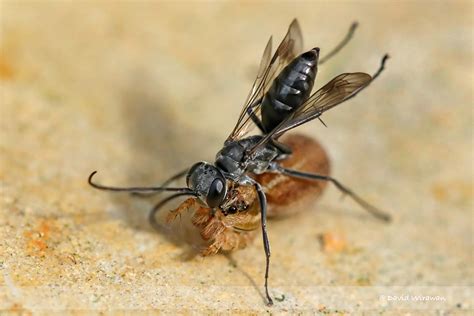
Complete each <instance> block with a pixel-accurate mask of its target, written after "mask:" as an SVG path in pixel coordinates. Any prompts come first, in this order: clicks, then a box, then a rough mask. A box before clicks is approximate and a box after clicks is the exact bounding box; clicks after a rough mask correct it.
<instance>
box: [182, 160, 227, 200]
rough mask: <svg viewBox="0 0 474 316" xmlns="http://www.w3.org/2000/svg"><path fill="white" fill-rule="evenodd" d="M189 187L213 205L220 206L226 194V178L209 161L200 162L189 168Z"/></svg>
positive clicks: (187, 178)
mask: <svg viewBox="0 0 474 316" xmlns="http://www.w3.org/2000/svg"><path fill="white" fill-rule="evenodd" d="M186 183H187V185H188V188H190V189H191V190H193V191H194V192H196V193H197V194H198V195H199V198H200V199H201V200H202V201H203V202H206V204H207V205H208V206H209V207H211V208H214V207H218V206H219V205H220V204H221V203H222V201H223V200H224V198H225V196H226V191H227V188H226V180H225V177H224V175H223V174H222V172H220V171H219V169H217V168H216V167H215V166H213V165H211V164H210V163H207V162H198V163H196V164H195V165H194V166H192V167H191V169H189V172H188V175H187V177H186Z"/></svg>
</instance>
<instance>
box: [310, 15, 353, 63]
mask: <svg viewBox="0 0 474 316" xmlns="http://www.w3.org/2000/svg"><path fill="white" fill-rule="evenodd" d="M358 25H359V24H358V23H357V22H353V23H352V24H351V27H350V28H349V31H348V32H347V34H346V36H345V37H344V38H343V39H342V41H341V42H340V43H339V44H338V45H337V46H336V47H334V48H333V49H332V50H331V51H330V52H329V53H328V54H327V55H326V56H324V57H322V58H320V59H319V64H320V65H321V64H323V63H325V62H326V61H327V60H328V59H329V58H331V57H332V56H334V55H336V54H337V53H338V52H339V51H340V50H341V49H342V48H343V47H344V46H346V44H347V43H349V41H350V40H351V38H352V36H353V35H354V31H355V29H356V28H357V26H358Z"/></svg>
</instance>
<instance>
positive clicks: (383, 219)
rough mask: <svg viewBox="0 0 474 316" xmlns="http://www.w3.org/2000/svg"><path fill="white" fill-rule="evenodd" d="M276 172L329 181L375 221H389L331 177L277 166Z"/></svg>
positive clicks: (383, 213) (387, 217)
mask: <svg viewBox="0 0 474 316" xmlns="http://www.w3.org/2000/svg"><path fill="white" fill-rule="evenodd" d="M276 171H277V172H279V173H281V174H284V175H286V176H290V177H295V178H301V179H309V180H323V181H330V182H332V183H333V184H334V185H335V186H336V188H338V189H339V191H341V192H342V193H344V194H347V195H348V196H350V197H351V198H352V199H353V200H354V201H355V202H356V203H357V204H359V205H360V206H361V207H362V208H363V209H365V210H366V211H367V212H369V213H370V214H371V215H373V216H374V217H376V218H377V219H379V220H382V221H385V222H390V220H391V216H390V215H389V214H387V213H385V212H383V211H381V210H379V209H377V208H376V207H375V206H373V205H371V204H369V203H368V202H366V201H365V200H363V199H362V198H360V197H359V196H358V195H357V194H355V193H354V192H352V191H351V190H350V189H349V188H347V187H346V186H344V185H343V184H341V183H340V182H339V181H337V180H336V179H334V178H332V177H329V176H324V175H319V174H313V173H306V172H301V171H296V170H291V169H286V168H283V167H281V166H277V167H276Z"/></svg>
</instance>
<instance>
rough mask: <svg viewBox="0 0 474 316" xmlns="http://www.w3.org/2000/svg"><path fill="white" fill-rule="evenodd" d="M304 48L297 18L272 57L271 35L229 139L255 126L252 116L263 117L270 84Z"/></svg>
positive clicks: (243, 133)
mask: <svg viewBox="0 0 474 316" xmlns="http://www.w3.org/2000/svg"><path fill="white" fill-rule="evenodd" d="M302 48H303V37H302V35H301V29H300V26H299V23H298V21H297V20H296V19H294V20H293V21H292V22H291V24H290V26H289V28H288V32H287V33H286V36H285V38H284V39H283V40H282V42H281V43H280V45H279V46H278V48H277V50H276V51H275V54H274V55H273V57H271V58H270V56H271V53H272V38H271V37H270V40H269V41H268V43H267V46H266V48H265V51H264V52H263V57H262V61H261V62H260V67H259V70H258V73H257V78H256V79H255V82H254V84H253V86H252V89H251V90H250V93H249V95H248V97H247V100H246V101H245V103H244V107H243V109H242V111H241V112H240V115H239V119H238V120H237V124H236V125H235V127H234V130H233V131H232V133H231V134H230V135H229V137H228V138H227V141H232V140H237V139H240V138H242V137H243V136H245V135H246V134H247V133H248V132H249V131H250V130H251V129H252V128H253V127H254V124H253V121H252V117H256V118H259V119H260V118H261V117H260V106H261V101H262V99H263V96H264V95H265V93H266V92H267V91H268V89H269V88H270V85H271V84H272V82H273V80H274V79H275V78H276V77H277V76H278V74H279V73H280V71H281V70H282V69H283V68H284V67H285V66H286V65H288V63H289V62H291V61H292V60H293V59H294V58H295V57H296V56H297V55H299V54H300V53H301V50H302Z"/></svg>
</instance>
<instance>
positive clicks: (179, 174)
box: [130, 168, 189, 197]
mask: <svg viewBox="0 0 474 316" xmlns="http://www.w3.org/2000/svg"><path fill="white" fill-rule="evenodd" d="M188 170H189V168H186V169H185V170H182V171H180V172H179V173H177V174H175V175H174V176H172V177H171V178H169V179H168V180H166V181H165V182H163V184H162V185H161V186H162V187H166V186H168V184H170V183H171V182H173V181H176V180H178V179H179V178H181V177H184V176H185V175H186V174H187V173H188ZM158 193H161V192H147V193H144V192H132V193H130V194H131V195H133V196H138V197H150V196H154V195H156V194H158Z"/></svg>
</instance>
